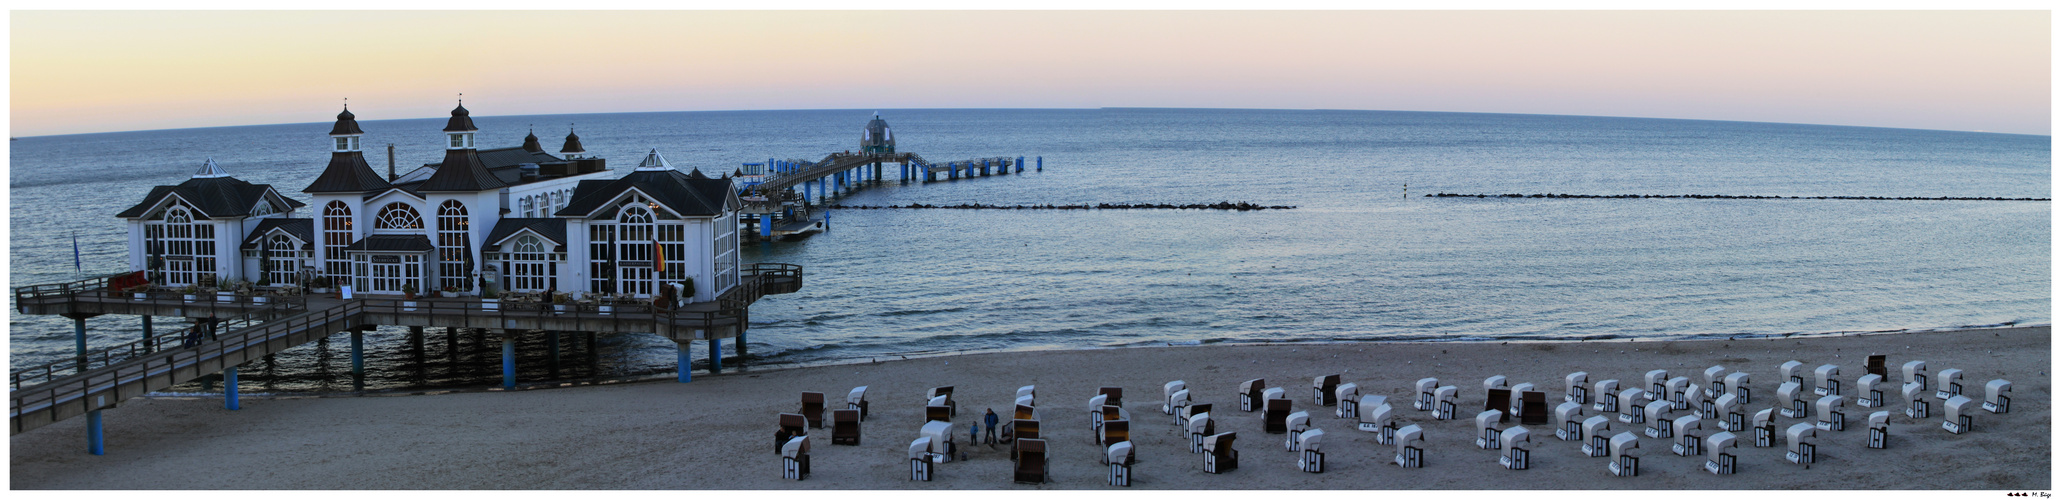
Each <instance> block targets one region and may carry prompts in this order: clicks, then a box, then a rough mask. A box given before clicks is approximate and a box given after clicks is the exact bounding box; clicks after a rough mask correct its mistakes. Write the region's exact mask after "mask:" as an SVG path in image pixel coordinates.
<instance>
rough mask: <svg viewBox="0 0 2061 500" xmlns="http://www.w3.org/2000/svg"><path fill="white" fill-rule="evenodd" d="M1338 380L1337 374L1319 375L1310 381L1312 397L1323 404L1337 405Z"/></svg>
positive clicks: (1319, 403)
mask: <svg viewBox="0 0 2061 500" xmlns="http://www.w3.org/2000/svg"><path fill="white" fill-rule="evenodd" d="M1338 380H1339V378H1338V376H1337V375H1325V376H1322V377H1317V379H1316V380H1313V381H1311V383H1310V392H1311V394H1310V398H1311V399H1313V400H1315V403H1317V404H1318V405H1321V406H1337V405H1338V392H1337V391H1338Z"/></svg>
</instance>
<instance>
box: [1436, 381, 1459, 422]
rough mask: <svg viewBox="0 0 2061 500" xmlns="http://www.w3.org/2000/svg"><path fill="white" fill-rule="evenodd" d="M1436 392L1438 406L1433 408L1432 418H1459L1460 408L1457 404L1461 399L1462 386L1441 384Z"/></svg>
mask: <svg viewBox="0 0 2061 500" xmlns="http://www.w3.org/2000/svg"><path fill="white" fill-rule="evenodd" d="M1434 392H1436V394H1437V397H1436V401H1437V406H1435V407H1433V408H1432V410H1431V418H1433V419H1436V420H1452V419H1455V418H1459V415H1458V412H1459V411H1460V408H1459V406H1458V405H1457V404H1458V403H1459V400H1460V388H1458V387H1453V386H1450V385H1447V386H1440V387H1439V388H1438V390H1437V391H1434Z"/></svg>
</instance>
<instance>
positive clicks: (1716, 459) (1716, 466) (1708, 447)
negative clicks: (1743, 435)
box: [1703, 432, 1739, 476]
mask: <svg viewBox="0 0 2061 500" xmlns="http://www.w3.org/2000/svg"><path fill="white" fill-rule="evenodd" d="M1703 445H1704V446H1703V448H1704V450H1703V453H1704V456H1705V457H1706V460H1704V461H1703V470H1706V471H1710V473H1711V474H1717V475H1721V476H1723V475H1731V474H1732V473H1735V472H1738V463H1739V457H1738V456H1737V455H1735V454H1734V452H1736V451H1738V449H1739V437H1738V436H1735V435H1733V434H1732V433H1730V432H1719V433H1717V434H1711V435H1710V437H1709V438H1707V439H1704V440H1703Z"/></svg>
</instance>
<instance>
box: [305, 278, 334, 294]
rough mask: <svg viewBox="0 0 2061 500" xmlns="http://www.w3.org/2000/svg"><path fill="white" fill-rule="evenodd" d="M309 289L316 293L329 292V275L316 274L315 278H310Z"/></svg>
mask: <svg viewBox="0 0 2061 500" xmlns="http://www.w3.org/2000/svg"><path fill="white" fill-rule="evenodd" d="M308 291H311V292H314V293H329V277H327V276H316V277H315V279H311V280H308Z"/></svg>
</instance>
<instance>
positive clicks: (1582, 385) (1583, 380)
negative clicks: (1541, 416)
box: [1560, 372, 1589, 405]
mask: <svg viewBox="0 0 2061 500" xmlns="http://www.w3.org/2000/svg"><path fill="white" fill-rule="evenodd" d="M1560 399H1561V401H1562V402H1567V403H1575V404H1581V405H1587V404H1589V372H1574V373H1569V374H1567V393H1566V394H1565V395H1562V396H1560Z"/></svg>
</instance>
